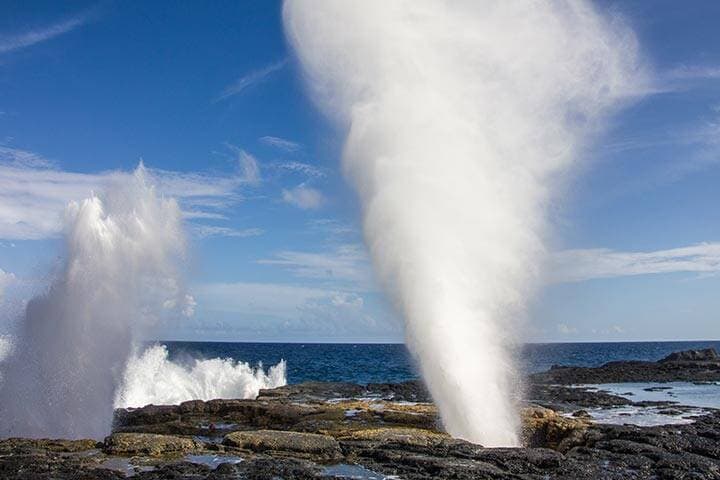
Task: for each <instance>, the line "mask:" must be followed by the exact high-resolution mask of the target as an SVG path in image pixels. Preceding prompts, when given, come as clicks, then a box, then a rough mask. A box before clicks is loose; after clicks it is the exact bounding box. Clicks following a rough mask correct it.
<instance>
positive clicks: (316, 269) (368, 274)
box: [258, 244, 373, 289]
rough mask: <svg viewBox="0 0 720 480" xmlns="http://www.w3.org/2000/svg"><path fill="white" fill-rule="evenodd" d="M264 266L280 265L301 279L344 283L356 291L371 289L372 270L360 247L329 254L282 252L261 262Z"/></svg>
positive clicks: (336, 250) (329, 252) (345, 246)
mask: <svg viewBox="0 0 720 480" xmlns="http://www.w3.org/2000/svg"><path fill="white" fill-rule="evenodd" d="M258 263H261V264H264V265H278V266H281V267H283V268H286V269H287V270H289V271H290V273H292V274H293V275H294V276H296V277H299V278H308V279H317V280H328V281H335V282H337V281H344V282H348V283H350V284H353V285H354V287H355V288H359V289H369V288H372V284H373V281H372V278H373V277H372V271H371V267H370V261H369V259H368V256H367V254H366V253H365V249H364V248H363V247H362V246H361V245H354V244H353V245H341V246H340V247H337V248H336V249H334V250H333V251H328V252H319V253H318V252H299V251H292V250H288V251H283V252H279V253H277V254H275V256H274V257H273V258H270V259H263V260H259V261H258Z"/></svg>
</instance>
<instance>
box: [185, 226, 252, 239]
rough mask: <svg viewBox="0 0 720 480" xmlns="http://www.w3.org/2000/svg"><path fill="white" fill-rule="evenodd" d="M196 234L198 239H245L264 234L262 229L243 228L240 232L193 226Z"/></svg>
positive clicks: (227, 228)
mask: <svg viewBox="0 0 720 480" xmlns="http://www.w3.org/2000/svg"><path fill="white" fill-rule="evenodd" d="M194 230H195V232H196V234H197V235H198V236H199V237H200V238H208V237H235V238H247V237H257V236H260V235H262V234H263V233H265V231H264V230H263V229H262V228H245V229H242V230H239V229H236V228H231V227H223V226H219V225H195V228H194Z"/></svg>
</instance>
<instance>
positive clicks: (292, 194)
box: [282, 185, 325, 210]
mask: <svg viewBox="0 0 720 480" xmlns="http://www.w3.org/2000/svg"><path fill="white" fill-rule="evenodd" d="M282 199H283V201H284V202H285V203H289V204H290V205H294V206H296V207H298V208H301V209H303V210H314V209H317V208H320V207H321V206H322V205H323V204H324V203H325V197H324V196H323V194H322V193H321V192H320V191H319V190H316V189H314V188H311V187H307V186H305V185H298V186H297V187H295V188H291V189H283V191H282Z"/></svg>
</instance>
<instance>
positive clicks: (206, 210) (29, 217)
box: [0, 146, 259, 240]
mask: <svg viewBox="0 0 720 480" xmlns="http://www.w3.org/2000/svg"><path fill="white" fill-rule="evenodd" d="M148 173H149V175H150V176H151V178H152V179H153V182H154V183H155V185H156V186H157V188H158V190H159V191H160V192H162V193H163V194H164V195H167V196H171V197H175V198H177V199H178V201H179V202H180V205H181V207H182V209H183V213H184V215H185V218H187V219H189V220H193V221H201V220H222V219H224V218H225V215H224V211H226V210H227V209H228V208H230V207H232V206H233V205H236V204H237V203H239V202H241V201H242V200H243V195H242V190H243V188H244V187H246V186H248V185H254V184H256V183H257V182H258V181H259V174H258V166H257V162H256V161H255V159H254V158H252V157H251V156H249V154H246V153H244V152H243V155H242V156H241V157H240V158H239V159H238V163H237V164H236V168H235V170H234V171H233V172H231V173H229V174H228V173H207V172H177V171H170V170H161V169H153V168H148ZM125 175H129V173H128V172H121V171H106V172H98V173H77V172H68V171H65V170H62V169H60V168H58V167H57V166H56V165H55V164H54V163H53V162H52V161H49V160H47V159H45V158H44V157H42V156H41V155H39V154H37V153H33V152H30V151H26V150H22V149H17V148H10V147H7V146H0V238H2V239H6V240H29V239H42V238H52V237H55V236H57V235H58V234H59V233H60V231H61V228H62V222H61V219H62V212H63V211H64V209H65V206H66V205H67V204H68V202H70V201H72V200H81V199H83V198H86V197H87V196H89V195H90V194H91V193H92V192H97V191H102V190H103V189H104V188H106V187H107V186H108V185H109V184H110V183H112V182H113V181H117V180H118V179H119V178H121V177H122V176H125ZM206 227H207V228H206V230H205V233H207V234H208V235H212V236H218V235H222V234H228V235H231V236H240V234H241V233H243V232H244V234H245V236H248V235H247V234H248V233H249V230H251V229H249V230H246V231H241V230H234V229H231V228H225V227H213V226H207V225H206ZM206 236H207V235H206Z"/></svg>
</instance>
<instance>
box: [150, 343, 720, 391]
mask: <svg viewBox="0 0 720 480" xmlns="http://www.w3.org/2000/svg"><path fill="white" fill-rule="evenodd" d="M158 343H160V344H163V345H165V346H166V347H167V349H168V352H169V357H170V359H171V360H173V361H174V362H177V363H185V364H186V363H187V362H188V361H192V360H195V359H199V358H202V359H209V358H217V357H219V358H229V359H233V360H235V361H240V362H245V363H249V364H250V365H259V364H262V365H264V366H266V367H267V366H271V365H275V364H277V363H278V362H279V361H280V360H285V361H286V362H287V382H288V383H301V382H306V381H326V382H328V381H332V382H352V383H360V384H366V383H373V382H379V383H384V382H388V383H392V382H401V381H405V380H411V379H414V378H417V377H418V371H417V368H416V366H415V363H414V361H413V360H412V358H411V356H410V355H409V353H408V351H407V349H406V348H405V345H402V344H348V343H342V344H333V343H234V342H170V341H161V342H158ZM708 347H713V348H715V349H716V350H718V351H720V341H690V342H621V343H543V344H527V345H525V346H524V348H523V349H522V351H521V352H520V355H519V357H520V365H521V368H523V369H524V370H525V371H526V372H539V371H543V370H547V369H548V368H550V367H551V366H552V365H555V364H558V365H576V366H598V365H602V364H603V363H606V362H610V361H615V360H647V361H655V360H659V359H661V358H663V357H665V356H666V355H668V354H670V353H672V352H675V351H678V350H688V349H698V348H708Z"/></svg>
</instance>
